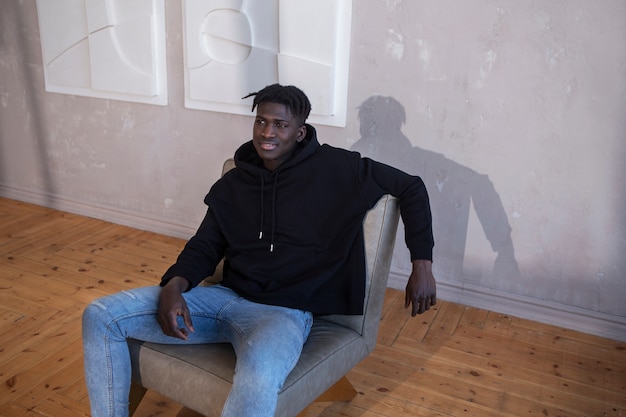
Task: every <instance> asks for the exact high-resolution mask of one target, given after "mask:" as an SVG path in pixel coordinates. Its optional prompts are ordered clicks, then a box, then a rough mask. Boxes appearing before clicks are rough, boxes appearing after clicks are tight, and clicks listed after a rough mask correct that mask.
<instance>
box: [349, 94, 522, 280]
mask: <svg viewBox="0 0 626 417" xmlns="http://www.w3.org/2000/svg"><path fill="white" fill-rule="evenodd" d="M358 117H359V121H360V134H361V137H360V139H359V140H358V141H357V142H356V143H355V144H354V145H353V146H352V150H353V151H357V152H359V153H361V155H363V156H367V157H370V158H372V159H375V160H377V161H380V162H383V163H385V164H388V165H392V166H395V167H396V168H399V169H401V170H403V171H405V172H407V173H410V174H413V175H419V176H420V177H421V178H422V179H423V181H424V183H425V184H426V188H427V189H428V194H429V197H430V204H431V209H432V213H433V233H434V235H435V250H434V254H433V257H434V266H435V268H436V274H437V276H438V277H440V278H446V279H451V280H455V281H461V280H463V277H464V276H465V275H467V271H464V269H463V263H464V258H465V244H466V240H467V233H468V221H469V214H470V209H471V207H472V206H473V207H474V209H475V211H476V216H477V217H478V219H479V221H480V223H481V225H482V228H483V231H484V233H485V236H486V238H487V239H488V240H489V242H490V244H491V248H492V249H493V251H494V252H496V253H497V256H496V259H495V263H494V266H493V275H494V277H495V278H496V279H500V278H506V279H515V278H518V277H519V268H518V265H517V261H516V260H515V254H514V250H513V242H512V240H511V226H510V225H509V221H508V219H507V216H506V213H505V211H504V207H503V206H502V201H501V200H500V196H499V195H498V193H497V192H496V190H495V189H494V187H493V184H492V183H491V181H490V180H489V177H487V176H486V175H482V174H479V173H477V172H476V171H474V170H472V169H470V168H468V167H466V166H463V165H461V164H459V163H457V162H455V161H452V160H450V159H448V158H446V157H445V156H444V155H442V154H439V153H436V152H432V151H428V150H425V149H422V148H419V147H417V146H413V145H412V143H411V141H409V139H408V138H407V137H406V136H405V135H404V133H402V125H403V124H404V123H405V121H406V113H405V111H404V106H402V104H400V102H398V101H397V100H396V99H394V98H393V97H383V96H378V95H376V96H372V97H370V98H368V99H367V100H365V101H364V102H363V103H362V104H361V106H359V113H358ZM403 239H404V234H403V233H398V241H403ZM398 243H399V242H397V244H396V247H402V246H399V245H398Z"/></svg>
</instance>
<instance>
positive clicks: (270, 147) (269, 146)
mask: <svg viewBox="0 0 626 417" xmlns="http://www.w3.org/2000/svg"><path fill="white" fill-rule="evenodd" d="M259 146H260V147H261V149H263V150H264V151H273V150H274V149H276V146H277V145H276V144H275V143H271V142H260V143H259Z"/></svg>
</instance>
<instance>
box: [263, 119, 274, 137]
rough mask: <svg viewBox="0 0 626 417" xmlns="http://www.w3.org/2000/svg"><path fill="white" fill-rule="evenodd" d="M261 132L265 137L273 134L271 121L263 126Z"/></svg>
mask: <svg viewBox="0 0 626 417" xmlns="http://www.w3.org/2000/svg"><path fill="white" fill-rule="evenodd" d="M261 134H262V135H263V137H265V138H271V137H272V136H274V126H272V124H271V123H268V124H266V125H265V126H263V131H261Z"/></svg>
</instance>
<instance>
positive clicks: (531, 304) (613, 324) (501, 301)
mask: <svg viewBox="0 0 626 417" xmlns="http://www.w3.org/2000/svg"><path fill="white" fill-rule="evenodd" d="M406 281H407V273H406V271H402V270H392V271H391V272H390V274H389V283H388V286H389V287H391V288H396V289H401V290H404V288H405V286H406ZM437 298H438V299H441V300H445V301H450V302H455V303H459V304H463V305H467V306H471V307H477V308H482V309H486V310H491V311H495V312H498V313H503V314H509V315H511V316H515V317H520V318H523V319H528V320H533V321H537V322H540V323H546V324H551V325H554V326H559V327H564V328H566V329H571V330H576V331H580V332H583V333H588V334H593V335H596V336H600V337H606V338H609V339H614V340H620V341H623V342H626V317H620V316H614V315H610V314H606V313H602V312H597V311H592V310H586V309H583V308H580V307H574V306H569V305H565V304H559V303H555V302H551V301H546V300H539V299H536V298H532V297H527V296H524V295H519V294H513V293H507V292H504V291H497V290H493V289H490V288H485V287H480V286H477V285H473V284H463V283H459V282H446V281H445V280H441V279H437Z"/></svg>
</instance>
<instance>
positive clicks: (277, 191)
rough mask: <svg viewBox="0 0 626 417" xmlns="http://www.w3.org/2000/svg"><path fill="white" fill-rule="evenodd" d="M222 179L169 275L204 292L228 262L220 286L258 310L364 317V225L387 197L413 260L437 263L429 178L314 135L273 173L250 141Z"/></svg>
mask: <svg viewBox="0 0 626 417" xmlns="http://www.w3.org/2000/svg"><path fill="white" fill-rule="evenodd" d="M235 164H236V168H234V169H233V170H231V171H229V172H228V173H226V174H225V175H224V176H223V177H222V178H221V179H220V180H219V181H217V182H216V183H215V184H214V185H213V187H211V190H210V191H209V193H208V195H207V196H206V198H205V200H204V201H205V203H206V204H207V205H208V206H209V208H208V210H207V214H206V216H205V218H204V220H203V222H202V224H201V225H200V227H199V229H198V231H197V233H196V235H195V236H194V237H193V238H191V239H190V240H189V242H188V243H187V245H186V246H185V248H184V250H183V251H182V252H181V254H180V255H179V257H178V260H177V261H176V263H175V264H174V265H172V266H171V267H170V268H169V269H168V271H167V272H166V273H165V275H164V276H163V280H162V285H164V284H165V283H166V282H167V281H168V280H169V279H170V278H172V277H174V276H182V277H184V278H186V279H187V280H188V281H189V282H190V288H191V287H193V286H196V285H198V284H199V283H200V282H201V281H202V280H203V279H204V278H205V277H207V276H209V275H211V274H212V273H213V272H214V271H215V267H216V266H217V264H218V262H219V261H220V260H221V259H222V257H223V258H224V279H223V281H222V285H224V286H226V287H229V288H231V289H233V290H234V291H235V292H237V293H238V294H240V295H241V296H243V297H245V298H247V299H249V300H251V301H254V302H259V303H264V304H272V305H280V306H285V307H290V308H297V309H301V310H306V311H311V312H313V313H316V314H361V313H362V310H363V299H364V287H365V255H364V241H363V227H362V225H363V219H364V217H365V214H366V213H367V211H368V210H369V209H370V208H372V207H373V206H374V205H375V204H376V202H377V201H378V200H379V199H380V198H381V197H382V196H383V195H385V194H391V195H394V196H396V197H398V198H399V199H400V210H401V214H402V219H403V221H404V224H405V238H406V239H405V240H406V242H407V246H408V248H409V250H410V253H411V259H429V260H432V248H433V238H432V230H431V216H430V206H429V203H428V196H427V193H426V189H425V187H424V184H423V182H422V180H421V179H420V178H419V177H415V176H411V175H408V174H406V173H404V172H402V171H399V170H397V169H395V168H392V167H390V166H387V165H384V164H381V163H378V162H376V161H373V160H371V159H368V158H361V156H360V155H359V154H358V153H356V152H350V151H347V150H343V149H339V148H334V147H331V146H328V145H321V146H320V144H319V142H318V141H317V137H316V133H315V129H314V128H313V127H312V126H310V125H307V136H306V137H305V139H304V140H303V141H302V142H300V143H299V144H298V146H297V148H296V150H295V152H294V154H293V156H292V157H291V158H290V159H289V160H287V161H285V162H283V163H282V164H281V165H279V166H278V168H277V169H276V170H274V171H269V170H267V169H266V168H264V167H263V162H262V160H261V158H260V157H259V156H258V154H257V152H256V150H255V149H254V146H253V144H252V141H250V142H247V143H245V144H244V145H242V146H241V147H240V148H239V149H238V150H237V152H236V153H235Z"/></svg>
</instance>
